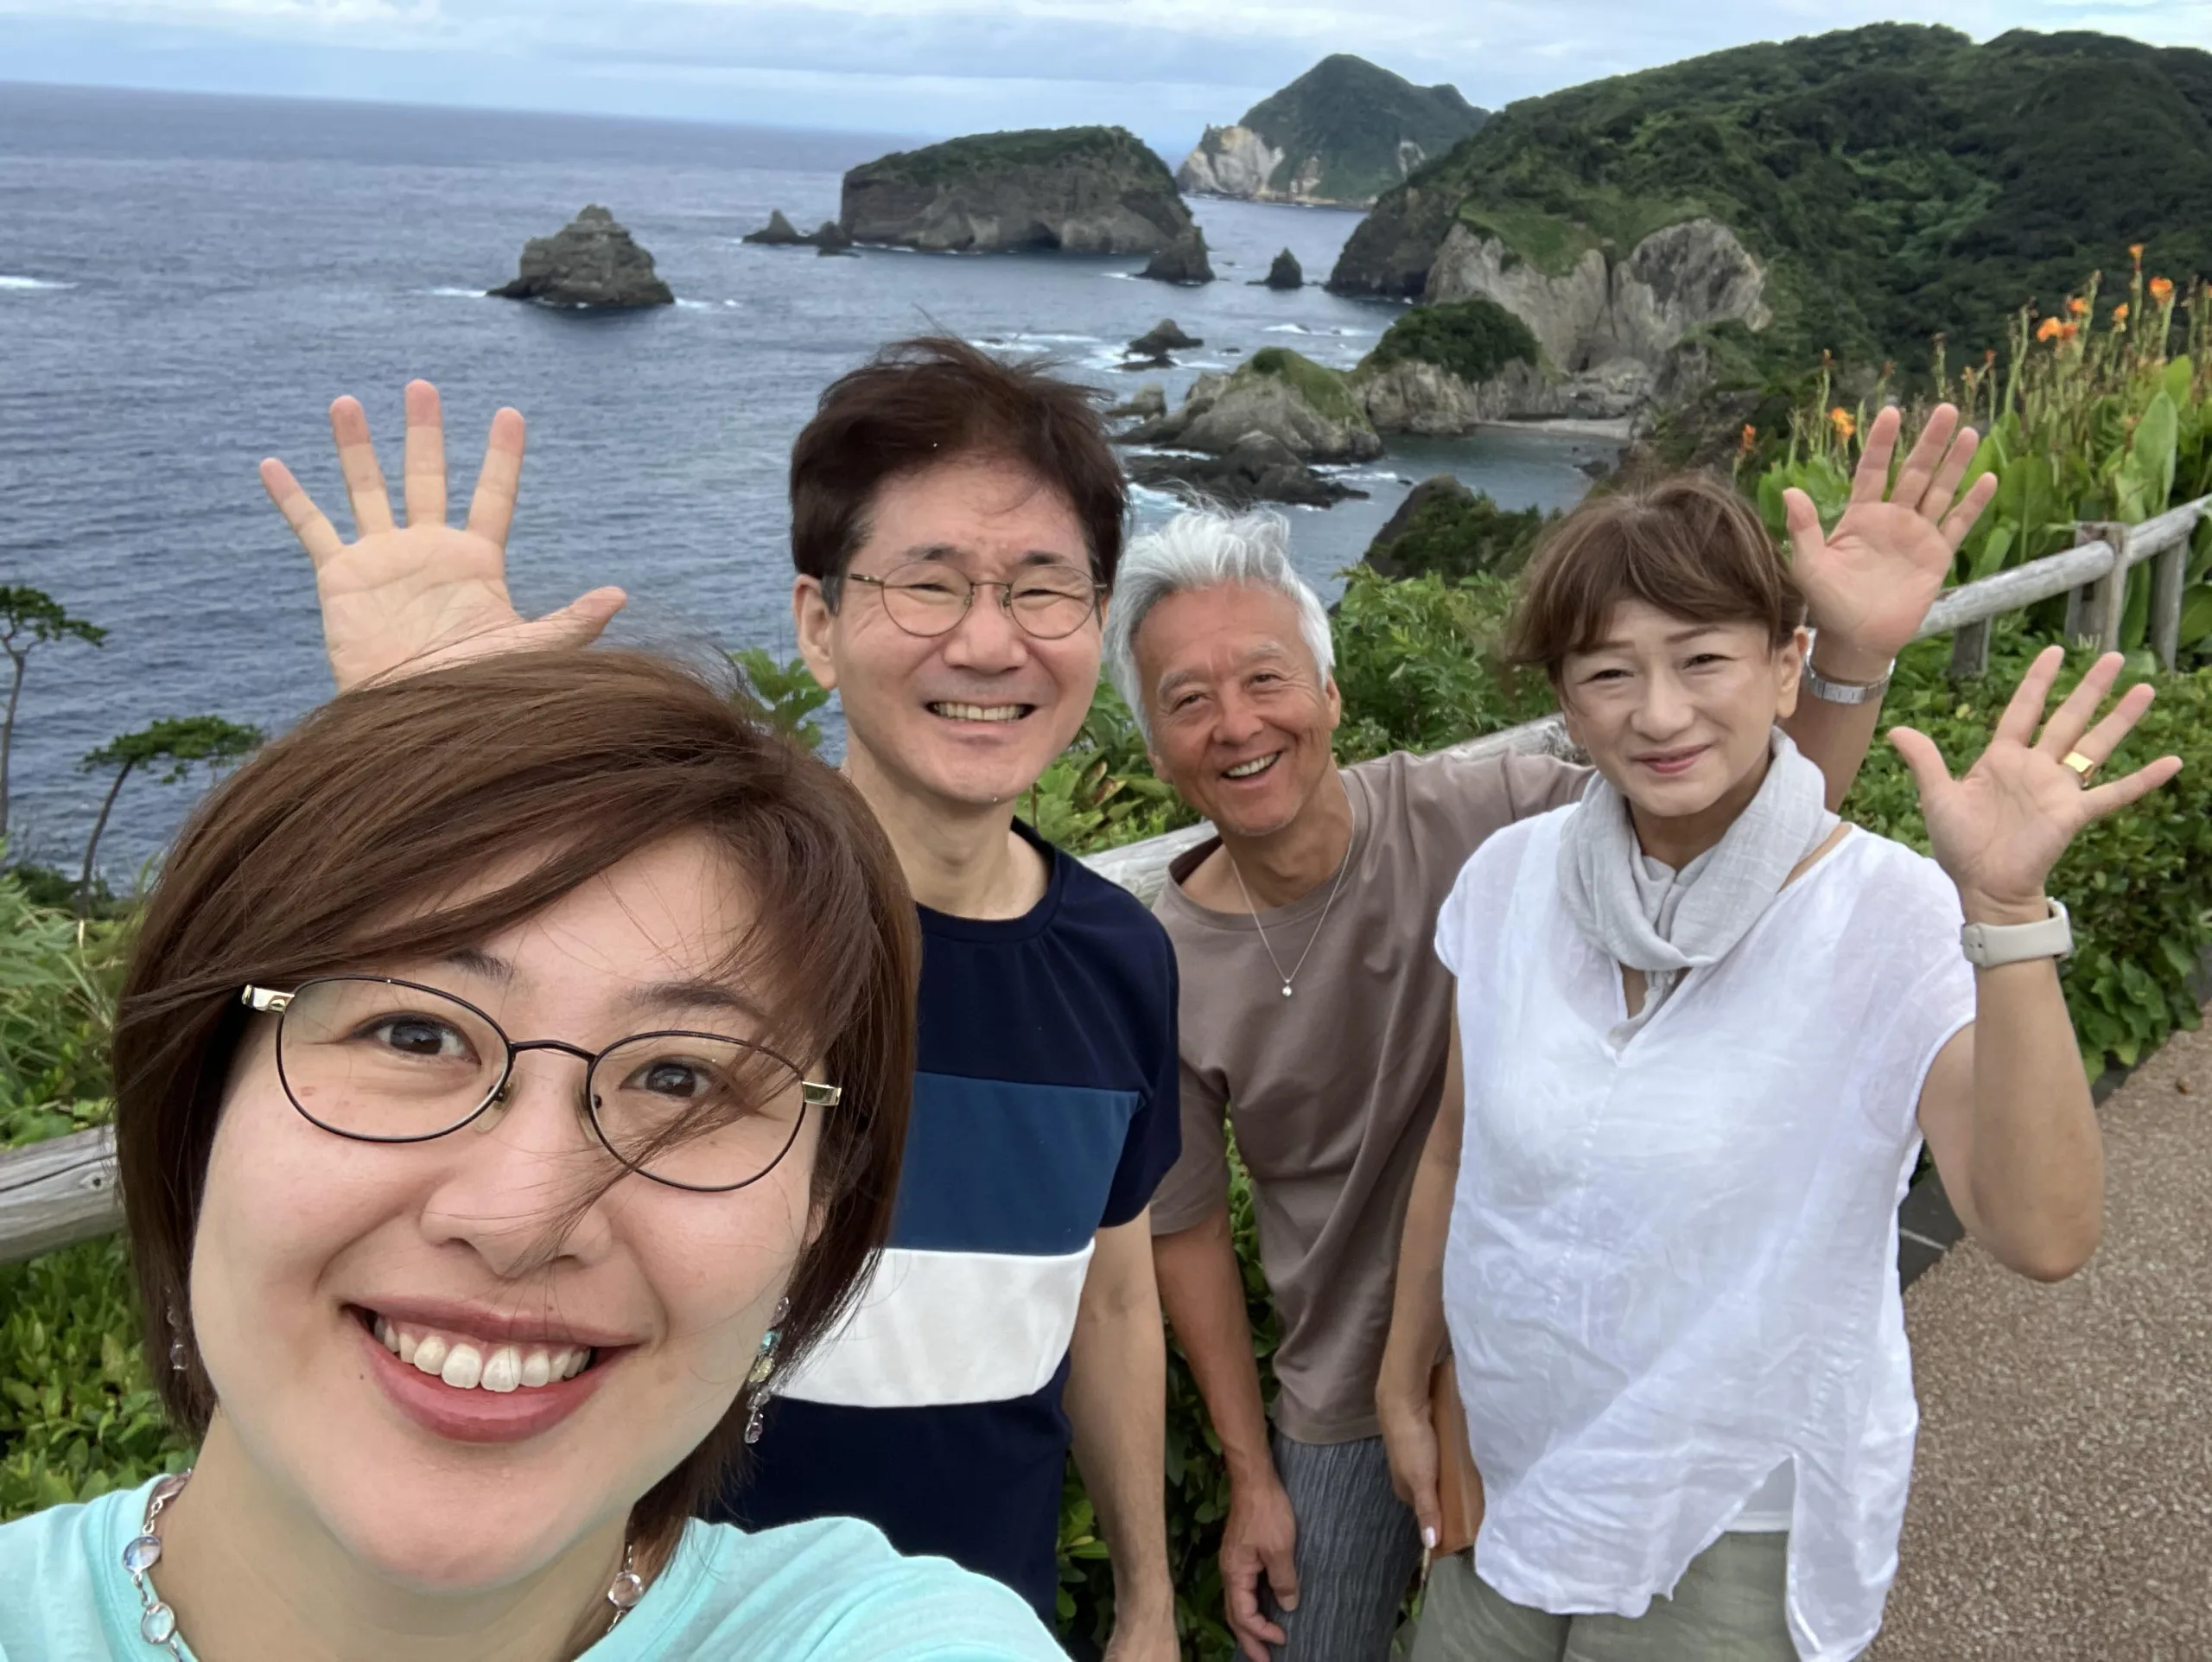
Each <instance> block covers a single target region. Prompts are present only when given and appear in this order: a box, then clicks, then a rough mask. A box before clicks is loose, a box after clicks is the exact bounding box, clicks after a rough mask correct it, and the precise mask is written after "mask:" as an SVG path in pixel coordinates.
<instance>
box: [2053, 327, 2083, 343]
mask: <svg viewBox="0 0 2212 1662" xmlns="http://www.w3.org/2000/svg"><path fill="white" fill-rule="evenodd" d="M2081 332H2082V326H2081V325H2080V324H2079V323H2061V324H2060V325H2059V326H2058V338H2059V339H2060V340H2062V341H2071V340H2072V339H2073V338H2074V337H2075V335H2077V334H2081Z"/></svg>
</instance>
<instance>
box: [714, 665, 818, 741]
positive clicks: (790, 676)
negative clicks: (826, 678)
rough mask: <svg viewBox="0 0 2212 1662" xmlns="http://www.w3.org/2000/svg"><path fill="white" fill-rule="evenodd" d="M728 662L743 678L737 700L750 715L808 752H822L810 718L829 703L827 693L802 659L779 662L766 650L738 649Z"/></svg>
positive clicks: (814, 725)
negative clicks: (808, 750) (756, 717)
mask: <svg viewBox="0 0 2212 1662" xmlns="http://www.w3.org/2000/svg"><path fill="white" fill-rule="evenodd" d="M729 661H730V662H731V663H732V664H733V665H735V666H736V668H737V671H738V672H739V674H740V675H741V676H742V677H743V678H744V684H743V685H742V687H741V689H740V691H739V695H738V696H739V697H740V699H741V701H742V702H743V703H744V704H745V706H746V707H747V709H748V710H751V711H752V712H753V715H755V716H758V717H760V719H761V720H762V721H764V722H766V723H768V725H769V726H771V727H772V728H774V729H776V730H777V731H778V732H779V733H781V734H784V735H786V736H787V737H789V738H791V739H793V740H796V741H797V742H798V743H800V744H803V745H804V746H805V747H806V748H808V749H810V750H819V749H820V748H822V729H821V726H820V724H819V723H817V722H815V721H814V720H813V719H812V717H813V716H814V712H815V711H817V710H820V709H821V708H822V707H823V705H824V704H828V703H829V689H828V688H827V687H825V686H823V685H822V684H821V683H820V682H819V681H817V680H816V679H815V678H814V672H812V671H811V670H810V669H808V668H807V666H806V660H805V659H804V658H794V659H791V660H789V661H788V662H779V661H778V659H776V656H775V654H774V653H771V652H769V651H768V650H767V649H766V648H765V647H761V646H741V647H740V648H739V649H738V650H737V651H735V652H734V653H730V654H729Z"/></svg>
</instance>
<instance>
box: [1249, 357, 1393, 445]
mask: <svg viewBox="0 0 2212 1662" xmlns="http://www.w3.org/2000/svg"><path fill="white" fill-rule="evenodd" d="M1254 375H1265V376H1270V377H1272V378H1274V379H1276V380H1280V381H1285V382H1287V383H1288V384H1289V385H1291V386H1293V387H1294V388H1296V389H1297V391H1298V393H1299V396H1300V397H1301V398H1304V399H1305V400H1306V403H1308V404H1312V405H1313V408H1314V409H1315V410H1316V411H1319V412H1320V414H1321V415H1322V416H1324V417H1326V418H1327V419H1329V420H1330V421H1335V422H1345V423H1350V424H1351V425H1352V426H1355V427H1364V426H1366V425H1367V424H1368V420H1367V410H1366V407H1365V406H1364V405H1363V404H1361V403H1360V401H1359V398H1358V397H1357V394H1355V393H1354V392H1352V390H1351V383H1350V382H1348V381H1347V380H1346V379H1344V377H1343V376H1342V375H1340V374H1338V373H1337V372H1336V371H1335V370H1333V369H1328V368H1325V367H1323V366H1321V365H1319V364H1317V363H1315V362H1314V361H1313V360H1312V359H1311V358H1307V357H1306V356H1304V355H1302V354H1301V353H1295V352H1293V351H1292V350H1291V349H1290V348H1289V347H1261V348H1260V349H1259V351H1257V352H1255V353H1253V354H1252V355H1251V356H1250V357H1249V358H1248V359H1246V360H1244V363H1243V366H1242V367H1241V368H1239V369H1238V370H1237V372H1236V376H1234V377H1231V379H1232V380H1233V379H1241V378H1243V377H1245V376H1254Z"/></svg>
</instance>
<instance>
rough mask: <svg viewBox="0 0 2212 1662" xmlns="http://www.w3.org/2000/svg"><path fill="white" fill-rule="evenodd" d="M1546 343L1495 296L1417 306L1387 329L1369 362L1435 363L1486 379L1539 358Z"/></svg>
mask: <svg viewBox="0 0 2212 1662" xmlns="http://www.w3.org/2000/svg"><path fill="white" fill-rule="evenodd" d="M1542 355H1543V353H1542V348H1541V347H1539V346H1538V345H1537V344H1536V337H1535V335H1534V334H1531V333H1530V332H1529V326H1528V325H1527V324H1526V323H1523V322H1522V321H1521V320H1520V319H1519V318H1517V317H1516V316H1515V315H1513V314H1512V313H1511V312H1510V311H1508V310H1506V309H1505V308H1504V307H1503V306H1501V305H1499V304H1498V303H1497V302H1496V301H1494V300H1454V301H1448V302H1445V303H1444V304H1442V305H1437V306H1416V307H1414V309H1413V310H1411V311H1409V312H1408V313H1407V314H1406V315H1404V316H1402V317H1401V318H1400V319H1398V321H1397V322H1395V323H1393V324H1391V325H1390V327H1389V328H1388V329H1386V330H1384V331H1383V338H1382V339H1381V340H1380V341H1376V344H1375V350H1374V351H1373V352H1372V353H1370V354H1369V356H1368V362H1370V363H1371V364H1373V365H1374V366H1376V368H1377V369H1388V368H1389V366H1391V365H1392V364H1396V363H1404V362H1408V361H1411V362H1415V363H1423V364H1434V365H1435V366H1437V367H1438V368H1439V369H1448V370H1450V371H1451V372H1452V373H1453V374H1454V375H1457V376H1458V377H1459V379H1461V380H1463V381H1468V382H1475V381H1486V380H1488V379H1491V377H1492V376H1493V375H1496V374H1497V373H1499V372H1500V371H1501V370H1503V369H1504V368H1505V367H1506V366H1508V365H1509V364H1516V363H1522V364H1535V363H1537V362H1539V361H1540V360H1541V358H1542Z"/></svg>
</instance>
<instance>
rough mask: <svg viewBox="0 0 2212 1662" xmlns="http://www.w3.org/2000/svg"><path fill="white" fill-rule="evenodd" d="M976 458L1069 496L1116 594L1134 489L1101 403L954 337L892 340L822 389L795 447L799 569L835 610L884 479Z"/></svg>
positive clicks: (1094, 570)
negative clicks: (1022, 472)
mask: <svg viewBox="0 0 2212 1662" xmlns="http://www.w3.org/2000/svg"><path fill="white" fill-rule="evenodd" d="M977 459H980V460H988V461H1001V462H1013V463H1014V465H1016V466H1017V467H1020V468H1025V469H1027V471H1028V472H1029V473H1030V474H1033V475H1034V476H1035V477H1036V479H1037V480H1038V481H1039V482H1040V483H1041V484H1043V485H1045V486H1046V487H1049V488H1051V489H1052V490H1054V491H1057V492H1058V493H1059V494H1060V495H1061V496H1063V497H1065V499H1066V500H1067V505H1068V506H1069V508H1070V510H1071V511H1072V512H1073V513H1074V514H1075V518H1076V523H1077V525H1081V526H1082V527H1083V537H1084V544H1086V546H1087V547H1088V548H1089V550H1090V572H1091V576H1093V577H1094V578H1095V579H1096V580H1097V581H1098V582H1100V583H1105V584H1107V585H1109V587H1110V586H1111V585H1112V583H1113V581H1114V570H1115V568H1116V566H1118V565H1119V564H1121V561H1122V528H1123V523H1124V521H1125V520H1126V519H1127V518H1128V509H1129V487H1128V482H1127V481H1125V480H1124V479H1123V478H1122V464H1121V462H1120V461H1119V459H1118V458H1116V455H1115V454H1114V446H1113V443H1112V442H1111V441H1110V440H1109V438H1108V437H1107V434H1106V423H1104V421H1103V420H1102V419H1101V418H1100V416H1099V413H1098V398H1097V395H1096V393H1095V392H1092V391H1091V390H1090V388H1088V387H1084V386H1078V385H1076V384H1075V383H1073V382H1072V381H1064V380H1062V379H1059V378H1058V376H1056V375H1054V374H1052V373H1051V368H1050V366H1048V365H1047V364H1046V363H1044V362H1042V361H1032V362H1027V363H1014V364H1007V363H1001V362H1000V361H999V360H997V359H995V358H994V357H992V356H991V355H990V354H989V353H985V352H979V351H977V350H976V348H975V347H971V346H969V344H968V343H967V342H966V341H959V340H955V339H953V338H952V337H950V336H949V335H925V336H922V337H920V338H918V339H916V340H912V341H895V342H893V344H892V345H890V346H887V347H884V348H883V350H882V351H880V352H879V353H876V354H875V356H874V358H872V359H870V360H868V362H867V363H865V364H862V365H861V366H860V367H859V368H858V369H855V370H853V371H850V372H849V373H846V374H843V375H841V376H839V377H838V378H837V379H836V380H834V381H832V382H830V384H829V386H828V387H827V388H825V389H824V390H823V394H822V401H821V404H820V405H819V406H818V407H817V409H816V411H815V414H814V418H813V419H812V420H811V421H810V422H808V423H807V424H806V425H805V427H804V428H803V429H801V430H800V432H799V436H798V442H797V443H794V444H793V445H792V446H791V564H792V565H793V566H794V567H796V568H797V569H798V571H799V572H800V573H802V574H803V575H804V576H810V577H813V578H815V579H817V581H819V582H820V583H821V584H822V589H823V594H824V595H826V596H827V597H828V599H829V604H830V605H831V606H832V607H835V606H836V603H837V590H838V587H839V584H840V583H841V582H842V579H843V577H844V575H845V568H846V567H847V566H849V565H850V564H852V558H853V556H854V555H855V553H857V552H858V551H859V550H860V547H861V544H863V543H865V542H866V541H867V540H868V521H869V517H870V515H871V514H872V513H873V512H874V507H875V496H876V493H877V492H878V491H879V490H880V489H881V488H882V487H883V483H884V481H886V480H888V479H893V478H897V477H899V476H900V475H902V474H914V473H918V472H920V471H922V470H923V469H924V468H931V467H935V466H937V465H938V463H940V462H957V461H963V460H977Z"/></svg>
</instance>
